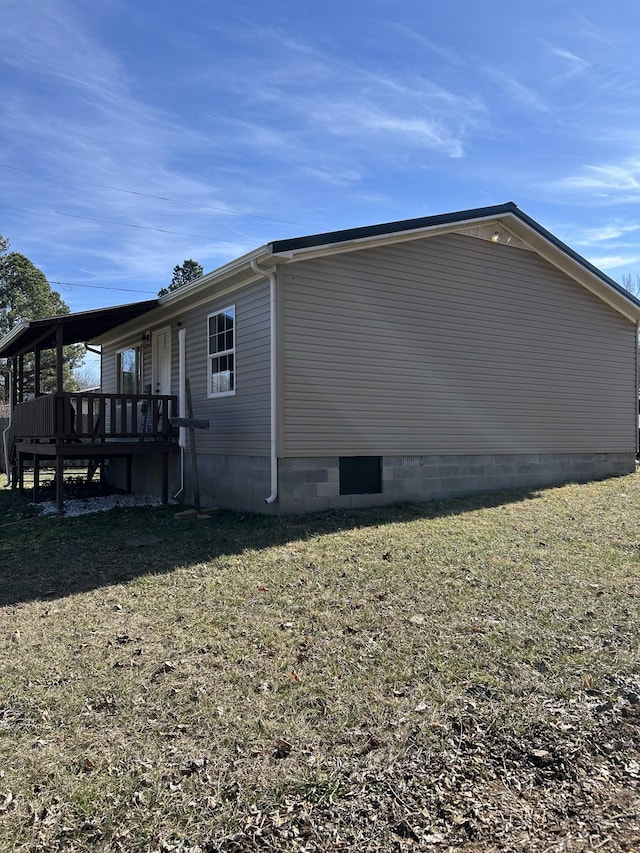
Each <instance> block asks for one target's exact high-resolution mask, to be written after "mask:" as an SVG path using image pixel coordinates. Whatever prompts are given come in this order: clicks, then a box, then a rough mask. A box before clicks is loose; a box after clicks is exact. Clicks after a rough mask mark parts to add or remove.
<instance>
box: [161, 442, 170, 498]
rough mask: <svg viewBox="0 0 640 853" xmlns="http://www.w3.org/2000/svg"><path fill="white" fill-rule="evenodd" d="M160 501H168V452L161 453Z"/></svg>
mask: <svg viewBox="0 0 640 853" xmlns="http://www.w3.org/2000/svg"><path fill="white" fill-rule="evenodd" d="M162 503H163V504H164V505H165V506H166V504H168V503H169V454H168V453H166V452H165V453H163V454H162Z"/></svg>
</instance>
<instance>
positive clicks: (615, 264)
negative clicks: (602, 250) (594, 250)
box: [589, 254, 640, 271]
mask: <svg viewBox="0 0 640 853" xmlns="http://www.w3.org/2000/svg"><path fill="white" fill-rule="evenodd" d="M589 260H590V261H591V263H592V264H595V266H597V267H598V269H601V270H605V271H607V270H615V269H619V268H620V267H629V266H634V265H635V264H637V263H639V262H640V254H632V255H602V256H600V257H598V256H595V257H591V258H590V259H589Z"/></svg>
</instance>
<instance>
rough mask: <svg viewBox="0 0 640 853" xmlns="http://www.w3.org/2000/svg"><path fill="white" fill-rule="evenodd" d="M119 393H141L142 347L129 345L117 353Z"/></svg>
mask: <svg viewBox="0 0 640 853" xmlns="http://www.w3.org/2000/svg"><path fill="white" fill-rule="evenodd" d="M116 358H117V363H116V370H117V381H118V393H119V394H142V347H130V348H129V349H123V350H121V351H120V352H119V353H118V354H117V357H116Z"/></svg>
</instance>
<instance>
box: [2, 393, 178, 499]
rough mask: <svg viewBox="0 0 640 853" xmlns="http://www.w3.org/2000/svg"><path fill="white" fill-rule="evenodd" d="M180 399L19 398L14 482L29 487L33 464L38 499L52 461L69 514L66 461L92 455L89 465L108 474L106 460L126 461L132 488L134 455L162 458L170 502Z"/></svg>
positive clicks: (125, 396)
mask: <svg viewBox="0 0 640 853" xmlns="http://www.w3.org/2000/svg"><path fill="white" fill-rule="evenodd" d="M176 413H177V398H176V397H174V396H164V395H156V394H154V395H151V394H144V395H142V394H96V393H83V392H77V393H76V392H73V393H60V394H45V395H43V396H41V397H37V398H35V399H33V400H28V401H26V402H24V403H19V404H17V405H16V406H15V408H14V410H13V416H12V423H11V430H10V433H9V447H10V460H11V464H12V468H13V475H14V476H13V477H12V482H13V483H14V486H15V485H17V486H18V487H19V488H20V489H21V490H23V489H24V465H25V462H26V461H27V460H28V459H32V460H33V465H34V499H36V500H37V498H38V487H39V470H40V464H41V462H42V461H43V460H46V459H49V460H53V461H54V463H55V470H56V503H57V508H58V512H59V513H61V514H62V513H64V468H65V460H73V459H75V460H77V459H87V460H88V462H89V470H90V471H91V472H93V471H95V470H99V471H100V476H101V479H102V478H103V477H104V464H103V463H104V460H105V459H109V458H117V457H123V458H125V459H126V461H127V491H128V492H130V491H131V466H132V459H133V457H134V456H140V455H147V456H149V455H156V456H160V457H161V459H162V500H163V502H164V503H167V502H168V497H169V496H168V488H169V454H170V453H172V452H175V451H176V450H177V437H176V435H175V430H173V429H172V426H171V417H172V416H175V414H176Z"/></svg>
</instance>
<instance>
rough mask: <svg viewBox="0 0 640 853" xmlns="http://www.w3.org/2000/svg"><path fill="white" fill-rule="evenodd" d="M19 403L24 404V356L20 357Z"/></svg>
mask: <svg viewBox="0 0 640 853" xmlns="http://www.w3.org/2000/svg"><path fill="white" fill-rule="evenodd" d="M17 386H18V402H19V403H23V402H24V355H19V356H18V382H17Z"/></svg>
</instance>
